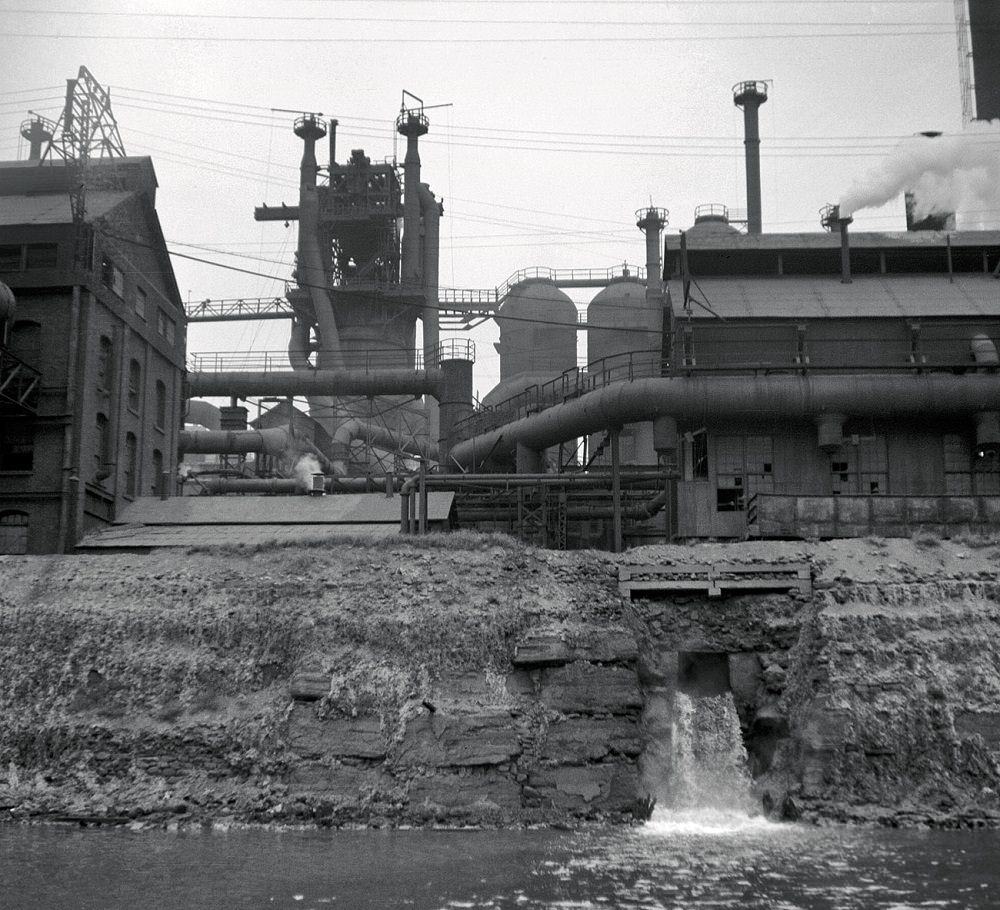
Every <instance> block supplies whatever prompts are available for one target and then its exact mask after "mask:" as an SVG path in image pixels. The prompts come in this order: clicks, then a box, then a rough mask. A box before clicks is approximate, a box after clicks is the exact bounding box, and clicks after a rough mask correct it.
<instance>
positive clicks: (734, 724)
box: [667, 692, 753, 812]
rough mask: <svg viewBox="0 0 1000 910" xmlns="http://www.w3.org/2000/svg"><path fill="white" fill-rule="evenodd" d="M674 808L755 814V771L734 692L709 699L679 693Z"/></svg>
mask: <svg viewBox="0 0 1000 910" xmlns="http://www.w3.org/2000/svg"><path fill="white" fill-rule="evenodd" d="M672 733H673V737H672V738H673V761H672V762H671V768H670V772H669V777H668V782H667V783H668V788H667V793H668V797H667V803H668V808H672V809H725V810H730V811H732V810H737V811H744V812H749V811H750V809H751V808H752V806H753V798H752V797H751V795H750V771H749V768H748V764H747V750H746V748H745V747H744V745H743V734H742V733H741V731H740V719H739V716H738V715H737V713H736V704H735V702H734V701H733V694H732V692H725V693H723V694H722V695H715V696H712V697H708V698H692V697H691V696H689V695H686V694H684V693H683V692H676V693H675V694H674V718H673V729H672Z"/></svg>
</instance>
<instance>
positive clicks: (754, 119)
mask: <svg viewBox="0 0 1000 910" xmlns="http://www.w3.org/2000/svg"><path fill="white" fill-rule="evenodd" d="M766 101H767V83H766V82H737V83H736V85H734V86H733V104H735V105H736V106H737V107H739V108H742V109H743V135H744V139H743V144H744V146H745V147H746V168H747V233H750V234H759V233H760V232H761V211H760V118H759V116H758V113H757V112H758V111H759V110H760V106H761V105H762V104H764V102H766Z"/></svg>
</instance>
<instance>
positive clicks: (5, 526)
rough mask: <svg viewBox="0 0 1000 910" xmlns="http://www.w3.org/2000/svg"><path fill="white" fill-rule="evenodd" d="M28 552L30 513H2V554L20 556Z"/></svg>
mask: <svg viewBox="0 0 1000 910" xmlns="http://www.w3.org/2000/svg"><path fill="white" fill-rule="evenodd" d="M27 552H28V513H27V512H18V511H15V510H13V509H10V510H8V511H5V512H0V553H6V554H8V555H12V556H20V555H22V554H24V553H27Z"/></svg>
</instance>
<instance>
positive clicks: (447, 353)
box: [429, 338, 476, 366]
mask: <svg viewBox="0 0 1000 910" xmlns="http://www.w3.org/2000/svg"><path fill="white" fill-rule="evenodd" d="M445 360H466V361H468V362H469V363H475V362H476V343H475V342H474V341H471V340H469V339H468V338H445V339H444V341H442V342H441V343H440V344H438V346H437V347H436V348H434V351H433V354H432V355H431V359H430V361H429V365H430V366H437V365H438V364H440V363H442V362H443V361H445Z"/></svg>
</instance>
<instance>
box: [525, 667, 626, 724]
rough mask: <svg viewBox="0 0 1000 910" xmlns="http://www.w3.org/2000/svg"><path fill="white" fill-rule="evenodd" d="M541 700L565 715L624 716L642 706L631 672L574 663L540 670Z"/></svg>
mask: <svg viewBox="0 0 1000 910" xmlns="http://www.w3.org/2000/svg"><path fill="white" fill-rule="evenodd" d="M541 700H542V702H543V704H545V705H546V706H548V707H549V708H553V709H554V710H556V711H562V712H564V713H567V714H568V713H579V714H625V713H628V712H630V711H634V710H638V709H639V708H641V707H642V692H641V691H640V690H639V677H638V676H637V675H636V673H635V671H634V670H630V669H627V668H625V667H599V666H594V665H593V664H591V663H587V662H586V661H576V662H575V663H571V664H567V665H566V666H565V667H557V668H554V669H553V668H550V669H546V670H543V671H542V686H541Z"/></svg>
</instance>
